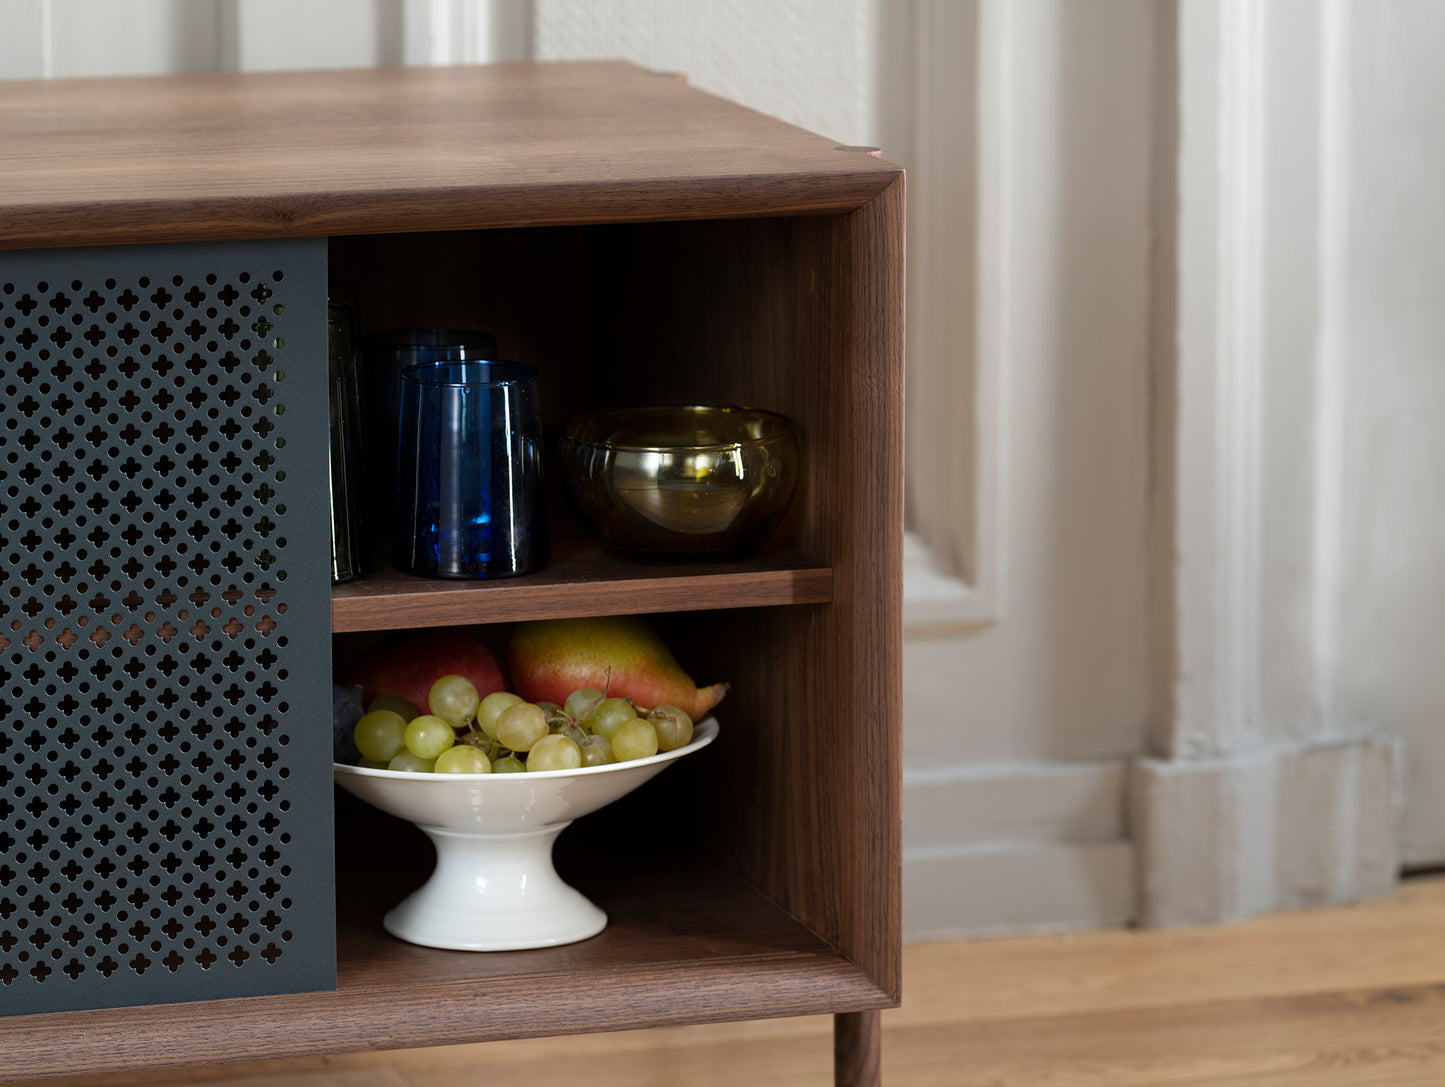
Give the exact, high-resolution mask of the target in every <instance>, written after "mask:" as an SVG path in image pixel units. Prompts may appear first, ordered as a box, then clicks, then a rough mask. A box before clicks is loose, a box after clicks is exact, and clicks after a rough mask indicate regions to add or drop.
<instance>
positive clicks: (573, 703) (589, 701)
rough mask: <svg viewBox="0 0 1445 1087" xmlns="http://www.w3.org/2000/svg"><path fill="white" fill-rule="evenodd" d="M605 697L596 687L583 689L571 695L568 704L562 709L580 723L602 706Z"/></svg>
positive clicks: (568, 697)
mask: <svg viewBox="0 0 1445 1087" xmlns="http://www.w3.org/2000/svg"><path fill="white" fill-rule="evenodd" d="M605 697H606V696H605V695H604V694H603V693H602V692H601V691H599V690H598V689H597V688H596V687H583V688H581V689H580V690H576V691H573V692H572V693H571V694H569V695H568V696H567V704H566V705H565V706H563V707H562V708H563V709H564V710H566V711H567V712H568V713H570V714H571V715H572V716H573V717H574V718H576V719H577V720H578V721H585V720H587V718H589V717H591V716H592V711H593V710H595V709H596V708H597V707H598V706H599V705H601V703H602V700H603V699H604V698H605Z"/></svg>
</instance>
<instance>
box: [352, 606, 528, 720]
mask: <svg viewBox="0 0 1445 1087" xmlns="http://www.w3.org/2000/svg"><path fill="white" fill-rule="evenodd" d="M445 675H458V676H465V677H466V678H467V679H469V680H471V681H472V683H473V684H475V685H476V688H477V693H478V694H479V695H480V696H481V697H483V698H486V697H487V695H489V694H491V693H492V692H493V691H505V690H507V676H506V673H505V672H504V671H503V669H502V664H501V661H499V660H498V659H497V655H496V654H495V653H493V652H492V650H491V648H490V647H488V646H487V644H486V643H485V642H483V641H482V640H481V639H480V638H478V637H477V635H476V633H475V632H474V631H472V630H469V629H467V628H465V627H450V628H438V629H432V630H403V631H398V632H397V633H395V634H391V635H389V636H387V637H386V638H384V639H383V640H382V641H380V642H377V643H376V644H375V645H374V646H372V647H371V648H370V649H368V650H367V651H366V652H365V653H363V654H362V655H361V656H360V657H358V658H357V659H356V662H355V663H354V664H353V665H352V666H351V667H350V668H348V669H347V670H346V673H345V675H344V676H342V678H341V680H340V682H342V683H344V684H346V685H347V686H354V687H360V688H361V698H362V701H363V702H364V703H365V704H367V705H370V704H371V700H372V699H373V698H375V697H376V696H377V695H381V694H396V695H401V697H403V698H405V699H407V700H408V701H410V702H411V703H412V705H414V706H416V708H417V709H418V710H419V711H420V712H421V713H430V712H431V707H430V706H429V704H428V702H427V692H429V691H430V690H431V685H432V684H433V683H435V682H436V681H437V680H438V679H440V678H441V677H442V676H445Z"/></svg>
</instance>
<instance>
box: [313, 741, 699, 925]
mask: <svg viewBox="0 0 1445 1087" xmlns="http://www.w3.org/2000/svg"><path fill="white" fill-rule="evenodd" d="M717 733H718V725H717V721H716V719H715V718H712V717H705V718H703V719H702V720H701V721H699V722H697V724H696V725H695V726H694V728H693V734H692V740H691V742H690V743H688V744H687V746H685V747H680V748H678V749H677V750H676V751H666V752H662V753H661V754H657V755H653V756H652V757H651V758H646V759H634V760H633V761H631V762H618V763H612V764H610V765H608V766H594V767H589V768H586V769H580V770H544V771H539V772H537V773H521V774H422V773H408V772H403V771H396V770H372V769H369V768H366V767H360V766H347V765H345V764H344V763H339V762H338V763H333V764H332V765H333V769H334V775H335V778H336V783H337V784H338V785H340V786H341V787H342V788H343V789H345V790H346V791H347V792H349V793H352V794H353V795H355V796H357V797H359V798H360V799H362V800H364V801H366V802H367V803H368V804H370V805H372V806H373V807H375V808H379V809H380V810H382V811H384V812H386V813H387V814H389V815H394V816H396V817H397V818H399V819H405V820H407V821H408V822H410V823H415V824H416V825H417V827H419V828H420V829H421V830H422V832H423V833H425V834H426V836H427V837H428V838H430V839H431V841H432V844H433V845H434V846H435V847H436V853H437V863H436V868H435V869H434V870H433V871H432V874H431V877H430V878H429V879H428V880H427V881H426V883H424V884H423V885H422V886H421V887H419V888H417V889H416V890H415V891H413V892H412V893H411V894H410V895H408V896H407V897H406V898H405V899H404V900H403V901H402V902H401V903H400V904H399V905H397V906H396V907H395V908H394V909H392V910H391V911H390V912H388V913H387V915H386V917H385V919H384V921H383V924H384V925H385V926H386V930H387V931H388V932H390V933H391V934H392V935H393V936H396V937H398V938H399V939H402V940H406V941H407V942H409V943H414V944H421V945H423V946H426V947H444V948H451V949H454V950H459V951H517V950H521V949H524V948H530V947H551V946H553V945H555V944H567V943H574V942H576V941H577V940H585V939H587V938H588V937H589V936H595V935H597V933H599V932H601V931H602V929H603V928H605V927H606V925H607V915H606V914H604V913H603V912H602V911H601V910H600V909H598V908H597V907H596V906H595V905H593V904H592V903H591V902H590V901H588V900H587V898H585V897H584V896H583V895H582V894H581V893H580V892H578V891H577V890H575V889H574V888H572V887H570V886H568V885H567V884H566V883H564V882H562V879H561V877H559V876H558V875H557V871H556V869H555V868H554V867H553V866H552V843H553V842H555V841H556V840H557V835H559V834H561V833H562V831H563V830H564V829H565V828H566V827H567V826H568V825H569V824H570V823H571V822H572V820H574V819H576V818H578V817H579V816H583V815H587V814H588V813H589V812H594V811H596V810H597V809H598V808H601V807H603V806H605V805H607V804H610V803H612V801H614V800H617V799H618V798H619V797H622V796H625V795H627V794H628V793H630V792H631V791H632V790H633V789H635V788H637V787H638V786H639V785H641V784H642V783H643V782H645V781H647V780H649V779H650V778H652V777H654V776H656V775H657V774H658V773H660V772H661V771H663V770H665V769H666V768H667V767H668V765H669V764H671V763H673V762H675V761H676V760H677V759H680V758H681V757H682V756H684V755H690V754H692V753H693V752H694V751H700V750H702V748H704V747H706V746H707V745H708V744H710V743H712V741H713V740H714V739H715V738H716V737H717Z"/></svg>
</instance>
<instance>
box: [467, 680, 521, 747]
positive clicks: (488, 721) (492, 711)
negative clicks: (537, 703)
mask: <svg viewBox="0 0 1445 1087" xmlns="http://www.w3.org/2000/svg"><path fill="white" fill-rule="evenodd" d="M521 704H522V696H521V695H516V694H513V693H512V692H511V691H493V692H492V693H491V694H489V695H487V697H486V698H484V699H482V701H481V704H480V705H479V706H477V727H478V728H479V729H481V730H482V731H483V732H485V733H486V734H487V735H488V736H490V737H491V738H492V739H494V740H495V739H496V738H497V718H498V717H499V716H501V713H502V711H503V710H505V709H510V708H511V707H513V706H520V705H521Z"/></svg>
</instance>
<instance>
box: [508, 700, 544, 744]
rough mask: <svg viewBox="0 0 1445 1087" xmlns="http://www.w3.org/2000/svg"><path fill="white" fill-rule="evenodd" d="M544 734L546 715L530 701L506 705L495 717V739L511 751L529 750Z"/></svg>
mask: <svg viewBox="0 0 1445 1087" xmlns="http://www.w3.org/2000/svg"><path fill="white" fill-rule="evenodd" d="M546 735H547V715H546V713H545V712H543V710H542V708H541V707H540V706H534V705H532V703H530V702H519V703H518V704H517V705H515V706H508V707H507V708H506V709H504V710H503V711H502V712H501V714H500V715H498V717H497V739H498V740H499V741H501V742H502V743H504V744H506V745H507V746H508V747H510V748H511V749H512V750H513V751H530V750H531V749H532V745H533V744H534V743H536V742H537V741H538V740H540V739H541V738H542V737H543V736H546Z"/></svg>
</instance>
